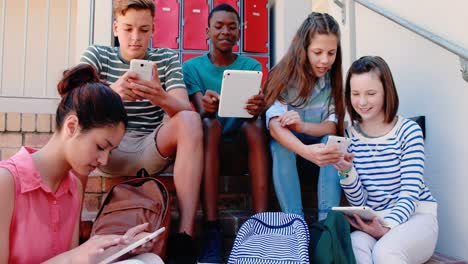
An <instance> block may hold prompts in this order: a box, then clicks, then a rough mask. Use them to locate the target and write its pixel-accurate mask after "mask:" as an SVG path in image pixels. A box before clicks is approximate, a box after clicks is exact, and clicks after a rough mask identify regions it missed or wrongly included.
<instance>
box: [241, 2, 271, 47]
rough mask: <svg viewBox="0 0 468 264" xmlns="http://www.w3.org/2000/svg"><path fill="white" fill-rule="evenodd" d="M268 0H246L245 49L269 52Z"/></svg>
mask: <svg viewBox="0 0 468 264" xmlns="http://www.w3.org/2000/svg"><path fill="white" fill-rule="evenodd" d="M267 3H268V0H244V47H243V49H244V51H246V52H258V53H266V52H268V47H267V44H268V8H267Z"/></svg>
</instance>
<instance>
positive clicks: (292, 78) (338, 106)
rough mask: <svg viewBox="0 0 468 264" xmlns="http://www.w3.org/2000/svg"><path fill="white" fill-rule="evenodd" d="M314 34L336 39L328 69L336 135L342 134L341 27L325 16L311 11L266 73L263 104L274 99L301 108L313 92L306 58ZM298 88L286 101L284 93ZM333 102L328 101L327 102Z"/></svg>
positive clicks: (311, 73) (331, 18)
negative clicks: (336, 120)
mask: <svg viewBox="0 0 468 264" xmlns="http://www.w3.org/2000/svg"><path fill="white" fill-rule="evenodd" d="M317 34H321V35H334V36H336V37H337V39H338V46H337V50H336V57H335V61H334V62H333V64H332V67H331V69H330V70H329V76H330V81H331V87H332V92H331V96H332V98H333V101H334V103H335V115H336V117H337V119H338V125H337V134H338V135H343V132H344V116H345V107H344V103H343V79H342V78H343V73H342V70H341V63H342V61H341V60H342V58H341V44H340V35H341V34H340V27H339V25H338V22H337V21H336V20H335V19H334V18H333V17H332V16H330V15H329V14H327V13H318V12H312V13H311V14H310V15H309V16H308V17H307V18H306V19H305V20H304V22H303V23H302V24H301V26H300V27H299V29H298V30H297V32H296V35H295V36H294V38H293V40H292V42H291V45H290V46H289V49H288V51H287V53H286V54H285V55H284V57H283V58H282V59H281V60H280V61H279V62H278V64H277V65H275V66H274V67H273V68H272V69H271V71H270V73H269V74H268V77H267V80H266V82H265V85H264V86H265V101H266V104H267V107H269V106H271V105H272V104H273V103H274V102H275V101H276V100H278V101H280V102H282V103H284V104H289V105H292V106H294V107H301V106H304V105H305V104H306V103H307V102H308V101H309V99H310V96H311V95H312V91H313V89H314V87H313V86H311V82H312V81H313V80H314V79H315V80H316V79H317V78H316V77H315V76H314V73H313V71H312V66H311V64H310V62H309V59H308V56H307V49H308V47H309V46H310V44H311V41H312V39H313V37H314V36H315V35H317ZM290 87H293V88H294V89H297V91H298V92H297V97H296V98H286V97H285V95H286V93H285V91H286V90H287V89H288V88H290ZM331 102H332V100H330V103H331Z"/></svg>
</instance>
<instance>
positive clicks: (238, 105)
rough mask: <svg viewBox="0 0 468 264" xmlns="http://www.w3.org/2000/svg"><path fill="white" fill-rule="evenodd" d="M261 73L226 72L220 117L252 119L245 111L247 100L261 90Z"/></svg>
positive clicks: (220, 104)
mask: <svg viewBox="0 0 468 264" xmlns="http://www.w3.org/2000/svg"><path fill="white" fill-rule="evenodd" d="M261 83H262V72H261V71H239V70H225V71H224V74H223V82H222V84H221V94H220V96H219V109H218V115H219V116H221V117H243V118H249V117H252V115H251V114H249V113H248V112H247V110H245V106H246V105H247V100H249V98H250V97H252V96H254V95H256V94H258V93H259V92H260V89H261Z"/></svg>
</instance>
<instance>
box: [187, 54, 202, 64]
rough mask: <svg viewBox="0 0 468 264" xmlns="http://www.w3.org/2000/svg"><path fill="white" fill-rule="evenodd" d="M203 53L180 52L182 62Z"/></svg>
mask: <svg viewBox="0 0 468 264" xmlns="http://www.w3.org/2000/svg"><path fill="white" fill-rule="evenodd" d="M202 55H203V53H183V54H182V62H185V61H187V60H190V59H191V58H195V57H198V56H202Z"/></svg>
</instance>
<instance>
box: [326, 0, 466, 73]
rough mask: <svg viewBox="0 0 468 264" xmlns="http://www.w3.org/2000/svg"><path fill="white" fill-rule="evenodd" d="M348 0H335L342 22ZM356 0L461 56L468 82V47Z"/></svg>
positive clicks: (369, 3)
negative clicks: (340, 12)
mask: <svg viewBox="0 0 468 264" xmlns="http://www.w3.org/2000/svg"><path fill="white" fill-rule="evenodd" d="M345 1H346V0H342V1H339V0H334V2H335V4H336V5H337V6H338V7H340V8H341V11H342V22H343V23H345V21H346V2H345ZM351 1H354V2H356V3H358V4H360V5H362V6H364V7H365V8H367V9H369V10H371V11H373V12H375V13H377V14H379V15H381V16H383V17H385V18H387V19H389V20H391V21H393V22H395V23H397V24H398V25H400V26H402V27H404V28H406V29H408V30H410V31H412V32H414V33H416V34H417V35H419V36H421V37H423V38H425V39H427V40H429V41H431V42H432V43H434V44H436V45H438V46H440V47H442V48H444V49H446V50H448V51H450V52H452V53H453V54H455V55H457V56H459V57H460V64H461V69H460V71H461V73H462V77H463V79H464V80H465V81H467V82H468V49H466V48H464V47H461V46H459V45H457V44H455V43H453V42H451V41H449V40H447V39H445V38H443V37H441V36H439V35H437V34H435V33H433V32H431V31H429V30H427V29H425V28H422V27H420V26H419V25H417V24H415V23H413V22H411V21H409V20H407V19H405V18H403V17H401V16H398V15H396V14H394V13H392V12H390V11H388V10H386V9H384V8H382V7H380V6H378V5H376V4H374V3H372V1H369V0H351Z"/></svg>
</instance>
